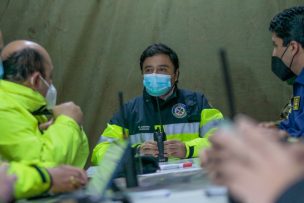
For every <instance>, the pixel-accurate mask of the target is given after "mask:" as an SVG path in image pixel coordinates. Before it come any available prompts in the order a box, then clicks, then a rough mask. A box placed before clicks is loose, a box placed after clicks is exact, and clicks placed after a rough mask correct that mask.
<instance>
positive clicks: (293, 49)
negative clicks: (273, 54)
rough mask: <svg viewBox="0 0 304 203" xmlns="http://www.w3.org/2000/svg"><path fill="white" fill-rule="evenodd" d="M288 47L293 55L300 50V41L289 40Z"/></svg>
mask: <svg viewBox="0 0 304 203" xmlns="http://www.w3.org/2000/svg"><path fill="white" fill-rule="evenodd" d="M290 47H291V53H292V55H293V56H294V55H296V54H297V53H298V52H299V51H300V48H301V45H300V43H298V42H296V41H294V40H292V41H291V42H290Z"/></svg>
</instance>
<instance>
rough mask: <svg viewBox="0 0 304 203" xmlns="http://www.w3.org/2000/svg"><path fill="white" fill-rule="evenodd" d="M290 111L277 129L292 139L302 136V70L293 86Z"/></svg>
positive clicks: (303, 90)
mask: <svg viewBox="0 0 304 203" xmlns="http://www.w3.org/2000/svg"><path fill="white" fill-rule="evenodd" d="M291 105H292V109H291V112H290V114H289V115H288V118H287V119H285V120H283V121H282V122H281V123H280V124H279V128H280V129H282V130H285V131H287V132H288V134H289V135H290V136H292V137H303V136H304V69H303V70H302V71H301V73H300V74H299V75H298V76H297V77H296V79H295V81H294V84H293V97H292V99H291Z"/></svg>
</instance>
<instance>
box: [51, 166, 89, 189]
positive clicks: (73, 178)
mask: <svg viewBox="0 0 304 203" xmlns="http://www.w3.org/2000/svg"><path fill="white" fill-rule="evenodd" d="M47 170H48V172H49V174H50V175H51V177H52V180H53V184H52V187H51V190H50V191H51V192H53V193H62V192H71V191H73V190H76V189H79V188H81V187H83V186H84V185H85V184H86V183H87V182H88V177H87V175H86V173H85V171H84V170H82V169H79V168H75V167H72V166H67V165H63V166H59V167H56V168H49V169H47Z"/></svg>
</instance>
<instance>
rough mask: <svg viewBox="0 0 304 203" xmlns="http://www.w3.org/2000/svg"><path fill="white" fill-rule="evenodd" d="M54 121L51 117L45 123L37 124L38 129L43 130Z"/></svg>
mask: <svg viewBox="0 0 304 203" xmlns="http://www.w3.org/2000/svg"><path fill="white" fill-rule="evenodd" d="M53 122H54V119H51V120H49V121H47V122H45V123H41V124H40V125H39V130H41V131H43V130H47V129H48V128H49V126H50V125H52V124H53Z"/></svg>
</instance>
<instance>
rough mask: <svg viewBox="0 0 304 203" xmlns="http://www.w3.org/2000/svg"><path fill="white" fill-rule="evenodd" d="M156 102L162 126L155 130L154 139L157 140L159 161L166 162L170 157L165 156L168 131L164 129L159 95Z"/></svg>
mask: <svg viewBox="0 0 304 203" xmlns="http://www.w3.org/2000/svg"><path fill="white" fill-rule="evenodd" d="M156 104H157V113H158V119H159V124H160V127H157V128H156V129H155V132H154V134H153V138H154V141H155V142H157V148H158V162H166V161H168V157H165V147H164V141H166V140H167V136H166V133H165V131H164V128H163V124H162V119H161V115H160V107H159V102H158V97H156Z"/></svg>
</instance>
